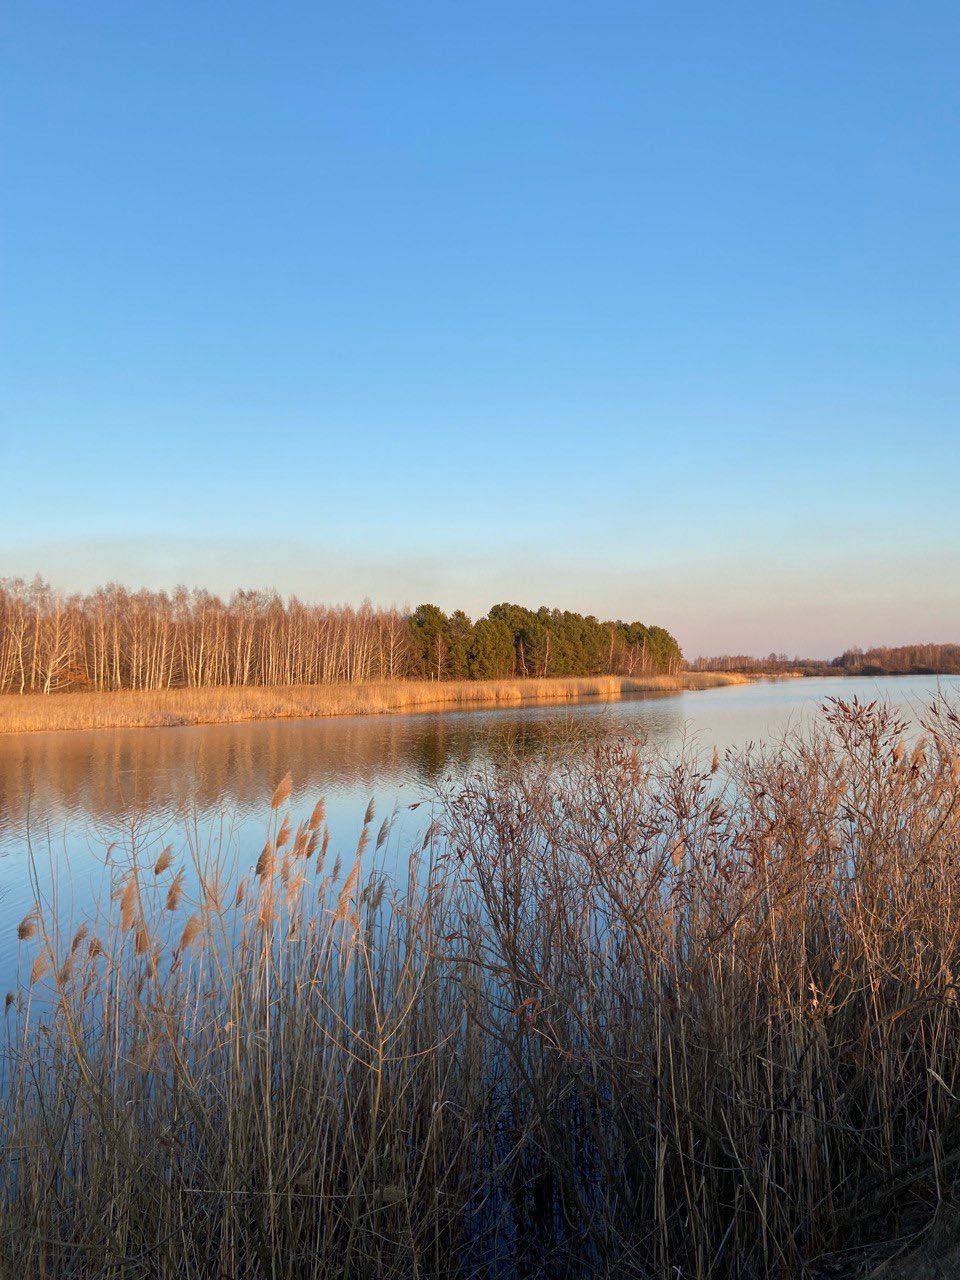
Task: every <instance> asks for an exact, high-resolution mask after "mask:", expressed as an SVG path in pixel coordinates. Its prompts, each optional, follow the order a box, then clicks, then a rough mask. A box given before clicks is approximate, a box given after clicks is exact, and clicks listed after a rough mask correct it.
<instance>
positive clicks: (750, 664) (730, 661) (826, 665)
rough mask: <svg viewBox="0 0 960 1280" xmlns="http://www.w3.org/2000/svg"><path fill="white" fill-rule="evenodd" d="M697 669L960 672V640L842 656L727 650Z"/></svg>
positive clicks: (899, 673)
mask: <svg viewBox="0 0 960 1280" xmlns="http://www.w3.org/2000/svg"><path fill="white" fill-rule="evenodd" d="M693 669H694V670H695V671H742V672H745V673H746V674H751V673H759V672H773V673H783V674H787V673H789V672H797V673H799V674H801V675H808V676H810V675H823V676H910V675H960V644H905V645H900V646H899V647H898V648H882V647H876V648H873V649H847V651H846V652H845V653H842V654H841V655H840V656H839V658H833V659H830V660H825V659H822V658H788V657H787V655H786V654H785V653H771V654H769V655H768V656H767V657H766V658H753V657H750V656H748V655H746V654H726V655H724V656H723V657H718V658H698V659H697V660H696V662H695V663H693Z"/></svg>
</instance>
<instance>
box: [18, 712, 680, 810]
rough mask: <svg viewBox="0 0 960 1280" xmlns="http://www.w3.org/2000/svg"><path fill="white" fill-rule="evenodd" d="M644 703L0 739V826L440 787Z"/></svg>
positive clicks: (613, 725) (585, 732)
mask: <svg viewBox="0 0 960 1280" xmlns="http://www.w3.org/2000/svg"><path fill="white" fill-rule="evenodd" d="M672 702H673V704H674V707H673V708H672V709H671V713H670V715H669V717H668V719H669V724H670V726H671V728H672V731H673V732H674V733H676V732H677V731H678V726H679V724H680V720H679V704H678V703H677V700H676V699H673V700H672ZM665 709H666V708H665V705H664V704H661V705H660V706H659V707H658V708H657V710H658V711H660V710H665ZM635 710H636V709H634V714H630V704H628V703H617V704H608V705H606V706H600V707H597V706H583V705H581V706H580V707H578V708H562V709H557V708H554V709H550V710H549V711H548V710H545V709H525V710H517V711H496V712H489V713H469V712H466V713H457V714H453V715H432V716H406V717H405V716H396V717H383V718H382V719H369V718H357V719H347V720H326V721H319V722H318V721H300V720H286V721H272V722H267V723H254V724H240V725H209V726H197V727H190V728H183V729H127V730H110V731H106V732H97V733H86V732H83V733H60V734H56V733H50V734H33V735H24V736H23V737H14V736H11V737H0V834H2V833H3V832H4V831H6V833H7V834H8V835H9V834H10V833H11V832H12V831H13V832H15V831H17V830H20V829H22V827H23V824H24V823H25V821H26V817H27V812H28V807H29V811H30V814H31V817H32V818H34V819H36V818H38V817H43V816H46V815H49V816H59V815H64V816H70V815H71V814H72V815H74V816H81V815H82V816H84V817H85V818H89V819H92V820H94V821H96V822H103V823H106V822H110V821H114V820H117V819H122V818H123V816H124V815H125V814H129V813H131V812H140V813H143V812H151V811H152V812H158V811H161V810H162V811H166V812H171V811H172V812H183V811H186V810H189V809H197V808H199V809H201V810H203V809H206V808H208V807H210V806H213V805H221V804H224V803H226V804H228V805H232V806H237V807H239V808H241V809H255V808H259V807H261V806H262V805H264V804H265V803H266V802H267V799H268V797H269V796H270V794H271V792H272V790H273V787H274V786H275V784H276V782H277V780H278V779H279V778H281V777H282V776H283V775H284V774H285V773H287V772H288V771H290V772H291V773H292V774H293V778H294V784H295V786H296V787H297V789H300V788H302V787H308V788H311V789H313V790H320V791H337V790H340V791H343V790H351V789H353V788H358V789H359V788H363V789H367V788H371V787H374V786H375V787H378V788H380V789H383V788H389V787H391V786H399V785H400V784H401V783H407V784H417V785H421V786H423V787H424V789H432V788H433V787H435V786H437V785H439V784H442V783H443V782H445V781H446V780H447V779H448V778H449V777H451V776H452V777H456V776H458V775H460V774H463V773H465V772H468V771H469V770H470V769H471V768H472V767H477V766H479V765H481V764H483V763H485V762H488V761H497V760H502V759H504V758H505V757H508V756H515V757H518V758H521V759H522V758H524V757H526V756H528V755H530V754H531V753H536V752H542V751H544V750H554V749H561V748H562V746H563V745H564V743H567V742H571V741H576V740H582V739H583V738H584V737H587V738H590V737H596V736H598V735H602V734H605V733H609V732H616V731H618V730H619V731H621V732H622V731H624V730H626V731H632V732H638V731H640V730H642V728H643V727H644V719H645V717H642V716H638V715H636V714H635ZM658 727H659V728H660V729H661V730H662V729H663V726H662V725H660V726H658ZM656 736H658V737H659V736H660V734H657V735H656Z"/></svg>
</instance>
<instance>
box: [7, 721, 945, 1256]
mask: <svg viewBox="0 0 960 1280" xmlns="http://www.w3.org/2000/svg"><path fill="white" fill-rule="evenodd" d="M904 733H905V727H904V726H903V725H902V724H899V723H898V722H897V721H896V720H895V719H894V718H893V717H892V715H891V714H890V713H889V712H887V711H886V710H885V709H884V708H883V707H876V706H873V707H864V706H859V705H857V704H853V705H852V706H843V705H839V706H837V707H835V708H834V710H833V711H832V712H831V713H830V714H829V716H828V717H827V718H826V719H825V720H824V721H823V722H822V723H821V724H820V726H819V727H818V729H816V730H811V731H810V732H809V733H808V734H807V736H805V737H803V738H801V737H797V736H795V737H793V738H791V739H790V740H789V741H788V742H786V743H784V744H782V745H776V744H773V745H771V746H768V747H766V748H761V749H758V750H757V751H755V752H753V753H751V754H749V755H748V756H746V757H745V758H742V759H738V760H730V761H720V760H714V762H713V765H712V766H711V765H709V764H707V765H700V764H698V763H696V762H695V761H694V760H692V759H689V760H681V761H679V762H678V761H667V762H664V761H661V760H659V759H657V758H656V757H653V756H648V755H647V754H646V753H645V751H644V750H643V748H642V747H636V746H633V745H631V744H629V743H623V742H610V743H607V744H603V745H599V746H596V745H595V746H593V747H591V748H589V749H579V750H574V751H572V752H571V753H570V754H567V755H563V754H561V755H560V756H559V757H552V758H549V759H541V760H540V761H530V760H528V761H526V762H524V763H523V764H522V765H512V766H507V767H506V768H505V769H504V770H503V771H502V772H500V773H499V774H496V775H492V776H486V777H484V778H483V779H478V780H477V781H476V782H475V783H473V784H471V785H468V786H466V787H465V788H463V789H461V790H459V791H457V792H455V793H453V794H450V795H449V796H447V797H446V798H445V800H444V802H443V806H442V817H441V819H440V820H439V823H438V825H434V826H433V827H431V829H430V832H428V835H427V837H426V839H425V840H424V843H423V848H422V849H421V850H420V852H419V853H418V854H415V855H414V861H413V864H412V866H411V875H410V877H409V880H405V881H401V882H399V883H398V884H397V885H396V886H394V887H391V886H390V885H389V884H387V883H386V882H385V881H384V880H383V878H382V877H381V876H380V875H378V874H377V873H376V872H375V871H372V870H371V867H372V866H373V865H374V864H375V863H376V862H377V860H378V858H382V857H383V854H382V853H381V854H379V855H378V853H377V850H380V849H381V848H382V847H385V848H387V849H389V848H390V847H391V841H392V837H391V834H390V825H391V824H390V821H389V820H387V821H386V822H384V824H383V825H382V826H380V827H379V828H378V823H379V816H377V817H376V818H375V817H374V814H373V811H372V806H371V808H370V809H368V812H367V814H366V818H365V820H364V824H363V833H362V835H361V838H360V840H359V843H358V845H357V847H356V849H355V850H351V851H350V852H348V853H346V854H345V856H344V857H343V858H342V859H341V858H340V857H339V856H337V857H334V854H335V850H333V849H329V850H328V847H327V845H328V841H327V835H326V830H325V826H324V816H323V808H322V805H318V806H317V808H316V809H314V811H313V814H312V816H311V817H310V818H309V819H306V817H305V818H304V821H303V822H302V823H301V824H300V825H296V818H297V814H298V813H299V812H300V809H299V807H298V809H297V810H296V812H295V813H292V814H290V813H289V812H288V808H287V806H288V797H289V784H288V783H287V782H284V783H282V784H281V785H280V786H279V787H278V790H277V794H276V795H275V797H274V809H273V818H272V821H271V824H270V828H269V830H268V831H267V833H266V837H267V839H266V844H265V846H264V848H263V852H262V853H261V855H260V857H259V859H258V861H257V863H256V865H255V866H249V867H248V866H245V865H240V866H236V865H233V864H232V863H231V862H230V861H229V859H228V858H227V857H226V856H225V852H224V850H223V849H222V848H217V849H213V850H211V851H208V853H207V854H206V855H203V854H201V853H199V852H198V851H197V848H196V845H195V843H193V842H188V843H187V845H186V846H185V848H184V849H182V850H178V849H172V850H166V849H165V850H164V851H163V852H159V850H158V849H156V848H154V849H151V848H150V846H149V844H148V843H138V844H136V845H131V847H130V848H128V849H126V850H120V849H116V850H114V852H113V854H112V860H111V866H112V868H113V877H114V878H113V882H112V884H111V885H110V886H109V892H105V894H104V904H103V910H102V913H101V914H99V915H98V916H97V918H95V919H93V920H91V921H89V922H83V923H82V924H81V923H80V922H78V921H73V922H71V923H70V924H69V925H67V924H66V923H63V924H58V923H57V921H56V919H55V917H54V916H53V915H52V913H51V912H50V910H49V909H48V908H47V907H45V906H44V904H42V903H41V904H38V907H37V910H36V912H34V913H33V914H31V915H30V916H28V917H27V919H26V920H24V921H23V923H22V924H21V926H20V930H19V935H20V943H19V945H20V947H21V954H20V964H19V968H20V973H21V974H22V975H23V980H22V985H21V986H20V988H19V989H18V990H17V991H16V992H14V993H12V996H11V999H10V1001H9V1004H8V1012H7V1031H8V1047H7V1051H6V1054H5V1055H4V1057H3V1059H2V1062H3V1093H2V1098H3V1103H2V1106H0V1133H2V1148H0V1150H2V1159H0V1271H2V1274H4V1275H22V1276H29V1277H47V1276H49V1277H54V1276H56V1277H77V1278H78V1280H79V1278H81V1277H82V1278H84V1280H85V1278H87V1277H91V1278H92V1277H97V1278H98V1280H120V1277H131V1276H144V1277H147V1276H155V1275H162V1276H167V1275H169V1276H174V1275H176V1276H178V1277H187V1278H188V1280H191V1278H197V1280H203V1278H206V1277H211V1278H214V1277H216V1278H217V1280H219V1277H225V1276H230V1277H231V1278H236V1280H261V1278H262V1277H265V1276H270V1277H272V1278H273V1280H320V1278H321V1277H323V1278H324V1280H326V1278H328V1277H356V1278H357V1280H360V1278H363V1280H367V1278H368V1277H373V1278H377V1280H380V1278H383V1280H385V1278H386V1277H397V1278H398V1280H399V1278H400V1277H404V1278H406V1277H413V1276H419V1277H447V1278H449V1280H467V1278H471V1280H472V1278H476V1280H480V1277H484V1278H488V1277H490V1276H496V1277H498V1278H499V1280H520V1278H521V1277H523V1278H524V1280H538V1278H544V1280H548V1278H549V1280H559V1278H561V1277H564V1278H567V1277H570V1278H572V1277H588V1278H590V1280H593V1278H598V1280H599V1278H600V1277H613V1276H616V1277H627V1278H628V1280H629V1278H631V1277H636V1280H676V1278H677V1277H678V1276H683V1277H695V1278H697V1280H774V1278H776V1280H784V1278H786V1277H798V1278H799V1277H826V1276H830V1277H837V1276H843V1277H848V1276H849V1277H852V1276H857V1275H865V1274H867V1272H868V1271H870V1270H871V1269H872V1268H874V1267H875V1266H876V1265H877V1264H878V1263H879V1262H880V1261H881V1260H882V1259H883V1258H885V1257H888V1256H890V1255H892V1254H895V1253H896V1252H897V1251H898V1250H900V1249H901V1248H903V1247H904V1246H906V1245H908V1244H909V1245H910V1246H911V1247H914V1248H916V1247H918V1246H919V1247H920V1248H921V1249H923V1248H924V1247H925V1246H929V1243H930V1240H931V1239H932V1238H933V1236H932V1234H931V1233H932V1232H934V1231H936V1232H937V1233H939V1234H938V1237H937V1238H939V1239H940V1240H941V1241H942V1240H943V1233H944V1231H945V1230H947V1229H949V1227H950V1224H951V1222H954V1223H955V1218H954V1217H952V1215H953V1214H955V1211H956V1203H957V1193H958V1186H960V1181H958V1180H960V1102H958V1098H960V1051H958V1044H960V1001H958V974H960V719H958V717H957V716H956V715H955V714H953V713H952V712H950V710H949V709H948V708H946V707H943V706H941V707H940V708H939V709H938V710H937V711H936V712H935V713H932V714H931V715H930V717H929V720H928V724H927V729H926V737H925V739H924V740H922V741H920V742H919V743H916V744H915V745H914V744H911V743H905V741H904ZM301 802H302V798H301V801H300V802H298V805H299V803H301ZM308 811H309V803H308V804H307V806H306V807H305V808H304V809H303V812H304V815H306V813H307V812H308ZM378 832H379V833H378ZM375 833H378V834H375ZM133 834H134V836H135V837H136V838H137V840H138V841H139V840H141V839H142V836H138V835H137V829H136V827H134V828H133ZM418 847H419V846H418ZM402 852H403V851H401V850H399V849H398V850H396V853H397V854H402ZM191 860H193V861H191ZM184 869H186V871H187V877H186V879H184V877H183V874H182V873H183V871H184ZM191 884H194V885H196V889H195V890H194V891H191V890H190V887H189V886H190V885H191ZM67 898H68V895H66V894H65V895H64V901H66V900H67ZM78 925H79V926H80V927H79V928H78V927H77V926H78Z"/></svg>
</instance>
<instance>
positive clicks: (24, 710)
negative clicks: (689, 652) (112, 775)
mask: <svg viewBox="0 0 960 1280" xmlns="http://www.w3.org/2000/svg"><path fill="white" fill-rule="evenodd" d="M746 680H747V677H746V676H741V675H736V674H724V673H715V672H709V671H697V672H687V673H684V674H681V675H677V676H638V677H627V676H587V677H578V678H570V679H562V678H558V679H550V680H450V681H428V680H395V681H383V682H372V681H371V682H369V683H364V684H331V685H293V686H289V687H280V688H259V687H256V686H241V687H232V686H216V687H213V688H203V689H160V690H152V691H149V692H135V691H130V690H121V691H118V692H116V693H65V694H50V695H43V694H25V695H23V696H17V695H14V694H8V695H5V696H3V697H0V733H33V732H39V731H42V730H53V729H110V728H151V727H156V726H161V725H189V724H231V723H235V722H240V721H244V720H284V719H297V720H302V719H310V718H311V717H324V716H357V715H386V714H392V713H399V712H415V711H443V710H451V709H456V708H458V707H461V708H463V707H498V706H504V707H507V706H518V705H520V704H521V703H525V702H575V701H576V700H577V699H579V698H618V697H621V696H622V695H623V694H627V693H642V692H653V691H657V690H660V691H665V692H669V691H670V690H680V689H709V688H715V687H717V686H720V685H727V684H743V683H745V682H746Z"/></svg>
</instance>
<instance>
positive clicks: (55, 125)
mask: <svg viewBox="0 0 960 1280" xmlns="http://www.w3.org/2000/svg"><path fill="white" fill-rule="evenodd" d="M0 24H2V27H0V29H2V50H3V52H2V53H0V63H2V66H3V69H4V74H3V83H4V89H3V94H2V97H3V102H2V108H3V109H2V112H0V163H2V173H3V182H2V184H0V258H2V261H0V388H2V389H0V465H2V467H3V474H4V487H3V495H4V500H3V520H2V524H0V576H16V575H22V576H26V577H32V576H33V575H34V574H36V573H40V574H41V575H42V576H44V577H46V578H48V579H49V580H50V581H52V582H53V583H54V584H55V585H57V586H59V587H62V588H64V589H67V590H71V589H88V588H89V587H91V586H94V585H96V584H97V583H100V582H105V581H108V580H111V579H116V580H119V581H123V582H125V583H126V584H127V585H129V586H132V587H136V586H139V585H147V586H153V587H172V586H173V585H175V584H176V583H178V582H185V583H187V584H188V585H198V586H207V587H209V588H210V589H212V590H217V591H219V592H221V593H225V594H229V592H230V591H231V590H232V589H234V588H236V587H239V586H260V587H268V586H269V587H276V588H277V589H278V590H280V591H281V592H282V593H283V594H289V593H297V594H299V595H301V596H303V597H304V598H307V599H311V600H321V599H323V600H330V601H331V602H334V601H347V602H354V603H359V602H360V601H361V600H362V599H363V598H364V597H369V598H371V599H372V600H374V601H375V602H377V603H384V604H386V603H391V602H397V603H405V602H410V603H417V602H419V601H421V600H433V601H435V602H436V603H438V604H440V605H441V606H443V607H444V608H447V609H450V608H455V607H462V608H465V609H466V610H467V611H468V612H470V613H472V614H475V615H476V614H479V613H483V612H485V611H486V609H487V608H488V607H489V606H490V605H491V604H493V603H495V602H496V601H498V600H503V599H512V600H517V601H519V602H521V603H525V604H528V605H531V606H536V605H538V604H541V603H545V604H550V605H557V606H559V607H566V608H571V609H577V610H578V611H580V612H585V613H586V612H592V613H595V614H598V615H602V616H620V617H624V618H640V619H643V620H645V621H650V622H658V623H661V624H662V625H664V626H667V627H669V628H670V629H671V630H672V631H674V633H675V634H676V635H677V637H678V639H679V640H680V642H681V645H682V646H683V648H684V651H685V652H686V653H687V654H688V656H696V655H697V654H698V653H708V654H712V653H717V652H730V651H736V652H751V653H757V654H765V653H767V652H769V651H771V650H773V651H778V652H779V651H785V652H787V653H790V654H795V653H799V654H804V655H809V656H833V655H834V654H836V653H839V652H840V651H842V649H844V648H846V647H849V646H850V645H854V644H861V645H868V644H874V643H880V644H897V643H909V642H922V641H927V640H932V641H948V640H952V641H958V640H960V504H958V502H957V499H956V493H955V490H956V459H957V454H958V440H960V412H958V410H960V361H958V359H957V352H958V350H960V254H958V253H957V250H956V226H957V225H960V166H958V165H957V163H956V156H957V131H956V120H957V119H958V118H960V81H958V79H957V77H956V74H955V67H956V60H957V56H958V54H960V11H958V10H957V8H956V7H955V6H952V5H948V4H946V3H931V4H929V5H925V6H923V7H922V9H920V10H918V9H917V8H916V7H915V6H908V5H906V4H890V3H881V4H871V5H868V4H866V3H852V4H849V5H845V6H843V7H842V8H841V9H835V8H827V7H825V6H816V5H815V6H807V7H804V8H802V9H799V8H798V9H795V10H792V11H791V10H784V11H781V10H777V11H774V10H772V9H764V8H762V7H761V8H753V9H750V10H748V9H746V8H743V9H739V10H735V11H734V10H723V11H721V10H718V9H717V8H716V7H715V6H708V5H694V6H688V7H685V8H683V9H682V10H681V9H678V8H676V7H669V6H646V7H640V6H635V5H631V4H627V3H609V4H604V5H601V6H594V7H592V8H590V9H583V8H582V7H581V6H576V5H573V4H569V3H559V4H554V5H550V6H548V5H545V4H539V3H534V4H531V5H526V6H521V7H517V6H515V5H510V6H508V5H506V4H502V3H493V4H490V5H486V6H484V7H483V8H482V10H481V9H474V10H471V9H470V8H469V7H466V8H464V7H460V8H451V7H450V6H446V5H439V4H426V3H424V4H419V3H418V4H414V5H411V6H406V7H404V8H402V9H397V8H396V7H393V6H388V5H379V4H369V3H360V4H357V5H352V6H348V7H339V8H324V7H322V6H313V5H306V4H301V3H293V4H291V5H288V6H284V7H283V9H282V11H277V10H269V11H268V10H267V9H265V8H263V7H262V6H257V5H253V4H250V3H246V2H239V3H237V4H236V5H234V6H232V7H231V10H230V13H229V21H226V20H225V19H224V16H223V13H221V12H216V11H214V10H213V9H209V10H208V9H204V8H203V7H198V6H191V5H187V4H183V3H176V2H175V3H171V4H169V5H165V6H162V7H160V8H150V7H146V8H144V7H133V8H132V7H130V6H124V5H120V4H116V3H107V2H106V0H93V2H92V3H91V4H89V5H86V6H80V7H78V6H76V5H69V4H66V3H56V2H52V3H50V4H46V5H43V6H38V5H31V4H27V3H25V0H13V3H11V4H10V5H8V6H7V7H6V9H5V11H4V14H3V17H2V19H0Z"/></svg>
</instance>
